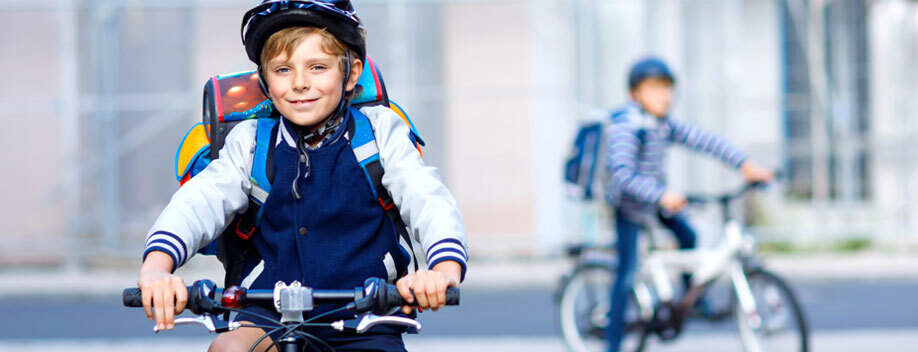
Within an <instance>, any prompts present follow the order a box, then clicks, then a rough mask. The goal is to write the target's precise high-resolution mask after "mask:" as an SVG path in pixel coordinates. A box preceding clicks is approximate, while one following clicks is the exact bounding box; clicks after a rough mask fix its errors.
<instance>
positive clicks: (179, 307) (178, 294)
mask: <svg viewBox="0 0 918 352" xmlns="http://www.w3.org/2000/svg"><path fill="white" fill-rule="evenodd" d="M172 289H173V290H175V314H182V311H184V310H185V306H186V305H187V304H188V289H187V288H185V281H183V280H182V279H178V278H176V280H175V281H173V283H172Z"/></svg>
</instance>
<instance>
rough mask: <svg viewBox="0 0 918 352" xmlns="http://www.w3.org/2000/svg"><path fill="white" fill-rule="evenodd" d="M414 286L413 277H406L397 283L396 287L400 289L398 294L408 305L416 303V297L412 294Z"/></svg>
mask: <svg viewBox="0 0 918 352" xmlns="http://www.w3.org/2000/svg"><path fill="white" fill-rule="evenodd" d="M412 286H414V277H412V276H406V277H404V278H402V279H401V280H398V281H397V282H395V287H396V288H398V294H399V295H401V296H402V299H404V300H405V302H408V303H414V296H413V295H412V294H411V288H412ZM406 307H407V306H406Z"/></svg>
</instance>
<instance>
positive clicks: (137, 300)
mask: <svg viewBox="0 0 918 352" xmlns="http://www.w3.org/2000/svg"><path fill="white" fill-rule="evenodd" d="M121 301H122V302H124V306H125V307H143V299H142V296H141V295H140V289H139V288H136V287H131V288H126V289H124V292H122V293H121Z"/></svg>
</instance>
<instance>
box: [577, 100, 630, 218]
mask: <svg viewBox="0 0 918 352" xmlns="http://www.w3.org/2000/svg"><path fill="white" fill-rule="evenodd" d="M627 112H628V111H627V109H621V110H615V111H612V112H611V113H610V112H608V111H603V112H601V113H594V115H598V116H593V118H591V119H590V120H589V121H585V122H582V123H581V124H580V126H579V127H578V128H577V134H576V136H575V137H574V141H573V143H572V145H571V151H570V153H568V156H567V158H566V159H565V162H564V181H565V183H567V185H568V187H567V189H568V192H569V193H571V194H572V195H573V197H574V198H576V199H579V200H583V201H592V200H593V199H594V197H595V194H596V193H598V192H597V191H596V190H597V189H598V188H599V187H597V185H596V183H597V182H598V181H599V179H600V177H599V175H600V172H603V169H604V166H605V165H604V163H605V162H606V160H605V153H606V148H608V146H606V145H605V144H606V140H605V136H604V130H605V129H606V127H608V126H609V125H610V124H614V123H628V121H627V119H626V118H627ZM645 133H646V131H644V129H640V130H639V131H638V134H637V137H638V139H639V140H640V142H641V145H642V146H643V144H644V135H645Z"/></svg>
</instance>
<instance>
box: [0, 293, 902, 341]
mask: <svg viewBox="0 0 918 352" xmlns="http://www.w3.org/2000/svg"><path fill="white" fill-rule="evenodd" d="M794 287H795V288H796V290H797V292H798V295H799V296H800V298H801V299H802V301H803V304H804V306H805V309H806V312H807V315H808V317H809V320H810V323H811V326H812V327H813V329H814V336H815V340H816V342H817V344H816V345H817V346H822V347H823V348H825V350H836V349H837V348H841V347H851V346H856V343H857V342H858V341H860V343H866V342H865V341H871V339H875V340H876V341H877V342H876V343H882V344H884V345H885V346H887V347H888V349H891V350H897V349H896V348H897V347H901V348H903V349H902V350H908V349H907V348H905V346H916V345H918V333H916V332H918V314H915V312H916V311H918V300H916V299H915V298H914V297H918V295H916V293H918V283H914V282H869V283H866V282H865V283H852V282H846V283H839V282H831V283H829V282H823V283H807V282H795V283H794ZM0 312H3V313H4V317H5V319H2V320H0V350H32V349H31V348H30V347H29V346H33V347H34V348H36V349H35V350H38V349H44V348H48V349H51V350H66V349H73V348H75V346H74V344H75V343H77V342H79V345H80V346H81V347H82V348H85V350H115V349H125V348H128V347H129V346H137V345H138V344H143V345H140V346H144V348H145V349H152V348H153V347H152V346H151V345H149V343H150V341H153V342H155V343H156V345H155V346H159V347H162V348H164V350H168V348H169V346H172V348H175V347H176V346H184V347H186V348H180V349H181V350H185V349H187V347H192V346H197V345H202V344H203V345H206V342H207V340H208V338H209V336H208V334H207V333H205V332H203V331H201V330H200V329H195V328H186V329H177V330H175V331H172V332H169V333H163V334H160V335H157V336H155V337H154V335H152V333H150V328H151V326H152V324H150V323H149V322H148V321H147V320H146V319H145V317H143V314H142V312H141V311H140V310H137V309H128V308H124V307H121V306H120V298H119V297H111V298H104V297H101V298H100V297H91V298H89V297H87V298H79V297H66V298H63V297H56V298H40V297H39V298H4V299H2V300H0ZM554 314H555V311H554V305H553V300H552V292H551V290H549V289H544V288H542V289H529V290H525V289H513V290H504V291H488V290H480V289H479V290H477V291H476V290H465V291H464V292H463V296H462V309H458V308H452V309H451V308H447V309H444V310H441V311H440V312H436V313H424V314H422V317H421V321H422V322H423V323H424V332H423V334H421V335H420V336H416V337H411V338H409V345H411V346H414V347H415V350H421V351H428V350H444V351H445V350H448V349H442V348H436V347H437V346H441V347H442V346H450V345H455V344H452V343H450V342H449V341H455V342H457V343H458V342H459V341H463V343H465V346H466V347H465V348H466V350H526V349H529V350H534V351H541V350H544V351H559V350H561V346H562V345H561V344H560V341H558V339H557V337H556V336H557V329H556V327H555V323H554ZM688 329H689V334H687V335H686V336H685V337H686V339H685V341H686V342H685V343H689V346H695V347H688V349H689V350H696V349H697V350H710V349H709V348H708V347H703V346H708V345H709V344H710V346H720V345H722V343H720V342H719V341H721V340H724V341H726V340H729V341H735V336H732V335H731V334H729V333H728V332H727V329H726V328H724V327H723V326H716V325H715V326H709V325H707V323H695V324H693V325H690V326H689V327H688ZM693 340H694V342H693ZM845 341H850V342H848V343H845ZM36 343H38V344H37V345H36ZM475 343H479V344H481V345H480V346H481V349H478V348H472V347H469V346H474V344H475ZM54 346H58V347H60V348H59V349H57V348H54ZM484 346H490V347H489V348H485V347H484ZM498 346H506V347H504V348H498ZM525 346H530V347H525ZM675 346H683V347H682V348H686V347H684V343H682V342H680V345H675ZM734 346H735V345H734ZM833 346H834V347H833ZM876 346H877V345H876V344H875V343H871V344H870V345H865V346H864V347H865V348H866V347H876ZM728 350H735V349H733V348H730V349H728ZM852 350H856V349H852Z"/></svg>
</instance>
